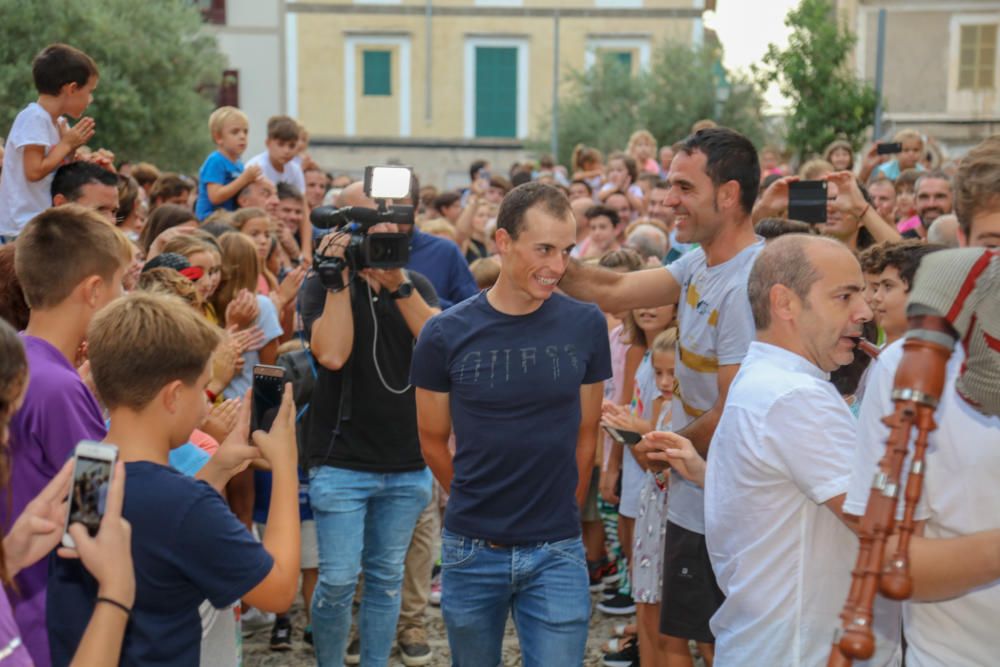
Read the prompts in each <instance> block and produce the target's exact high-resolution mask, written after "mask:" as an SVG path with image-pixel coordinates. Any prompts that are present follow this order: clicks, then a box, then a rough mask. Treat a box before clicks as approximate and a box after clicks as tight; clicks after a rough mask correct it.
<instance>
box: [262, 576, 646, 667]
mask: <svg viewBox="0 0 1000 667" xmlns="http://www.w3.org/2000/svg"><path fill="white" fill-rule="evenodd" d="M593 602H594V605H596V604H597V595H596V594H595V596H594V601H593ZM624 622H629V623H631V622H634V617H631V616H618V617H611V616H605V615H604V614H602V613H601V612H599V611H597V609H596V608H595V609H594V610H593V612H592V614H591V617H590V634H589V636H588V638H587V658H586V661H585V662H584V665H585V666H586V667H598V666H599V665H600V664H601V656H602V654H601V645H602V644H603V643H604V642H605V641H607V639H608V638H609V637H610V636H611V632H612V629H613V627H614V625H615V624H617V623H624ZM292 626H293V631H292V640H293V641H292V643H293V650H291V651H287V652H284V653H277V652H272V651H271V650H270V649H269V648H268V641H269V639H270V636H271V630H270V628H268V629H264V630H258V631H257V632H256V633H254V635H253V636H252V637H250V638H247V639H244V640H243V664H244V666H245V667H313V666H314V665H315V664H316V658H315V655H314V654H313V651H312V647H311V646H309V645H308V644H306V643H304V642H303V641H302V629H303V628H304V627H305V613H304V612H303V610H302V602H301V599H299V600H298V601H297V602H296V604H295V606H294V607H293V608H292ZM427 631H428V635H429V637H430V645H431V649H432V650H433V651H434V659H433V660H432V661H431V663H430V665H431V667H448V666H449V665H451V655H450V653H449V651H448V640H447V637H446V636H445V630H444V622H443V621H442V619H441V610H440V609H439V608H437V607H428V608H427ZM503 664H504V667H514V666H517V665H521V654H520V651H519V650H518V646H517V636H516V635H515V634H514V626H513V624H512V623H510V622H508V623H507V636H506V637H505V638H504V642H503ZM389 665H390V667H402V665H403V663H402V661H401V660H400V659H399V657H398V654H397V653H396V652H395V651H394V652H393V656H392V658H391V659H390V661H389Z"/></svg>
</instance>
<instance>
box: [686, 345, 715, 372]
mask: <svg viewBox="0 0 1000 667" xmlns="http://www.w3.org/2000/svg"><path fill="white" fill-rule="evenodd" d="M677 347H678V349H680V351H681V363H682V364H684V365H685V366H687V367H688V368H690V369H691V370H693V371H695V372H697V373H718V372H719V360H718V359H716V358H714V357H705V356H702V355H700V354H697V353H695V352H692V351H691V350H688V349H686V348H684V347H682V346H680V345H678V346H677Z"/></svg>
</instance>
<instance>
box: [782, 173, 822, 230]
mask: <svg viewBox="0 0 1000 667" xmlns="http://www.w3.org/2000/svg"><path fill="white" fill-rule="evenodd" d="M826 187H827V182H826V181H793V182H791V183H789V184H788V219H789V220H798V221H800V222H808V223H810V224H816V223H819V222H826Z"/></svg>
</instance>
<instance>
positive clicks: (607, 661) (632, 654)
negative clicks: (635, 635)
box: [603, 640, 639, 667]
mask: <svg viewBox="0 0 1000 667" xmlns="http://www.w3.org/2000/svg"><path fill="white" fill-rule="evenodd" d="M603 664H604V667H638V665H639V642H637V641H634V640H633V641H632V643H631V644H629V645H628V646H626V647H625V648H623V649H622V650H620V651H618V652H617V653H605V654H604V660H603Z"/></svg>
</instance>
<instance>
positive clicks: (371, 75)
mask: <svg viewBox="0 0 1000 667" xmlns="http://www.w3.org/2000/svg"><path fill="white" fill-rule="evenodd" d="M362 67H363V68H364V88H363V90H362V94H363V95H392V52H391V51H368V50H366V51H365V52H364V57H363V64H362Z"/></svg>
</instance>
